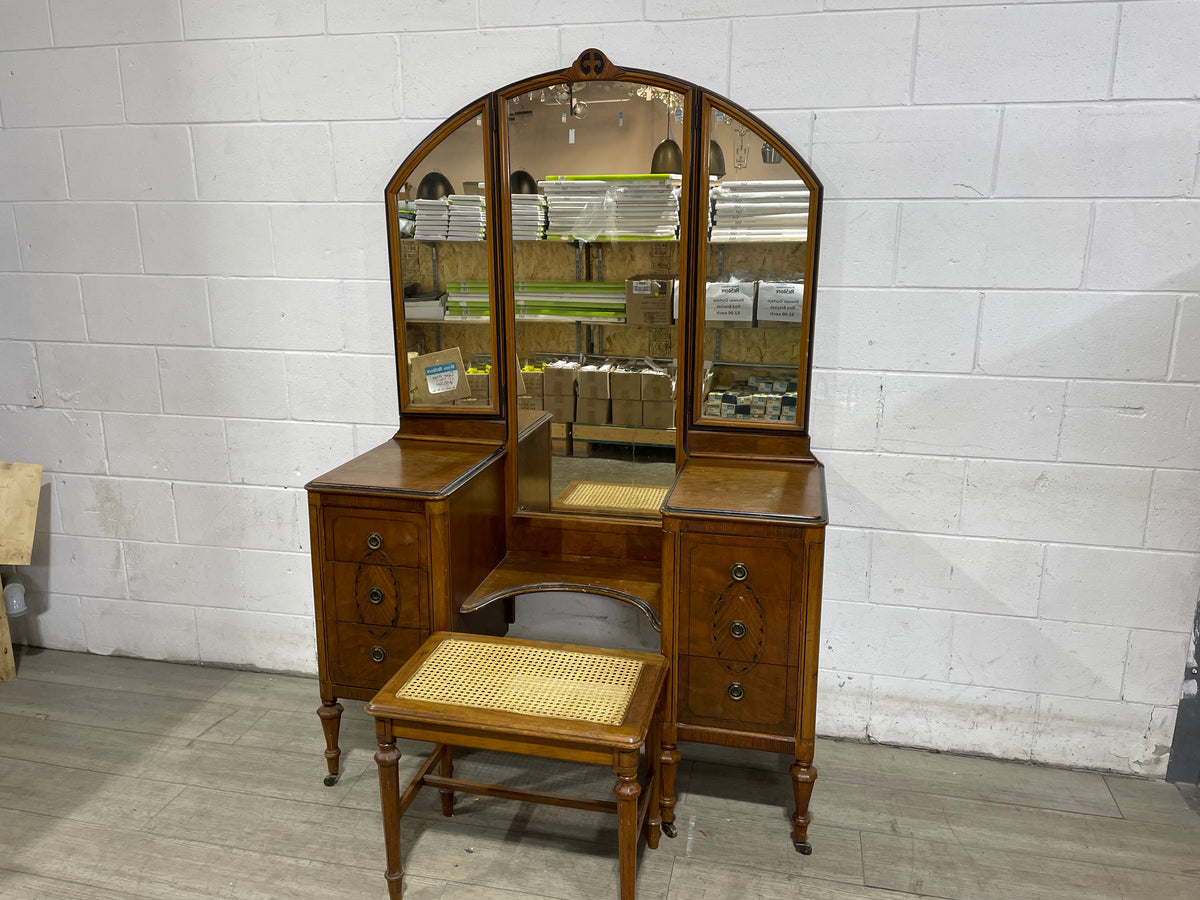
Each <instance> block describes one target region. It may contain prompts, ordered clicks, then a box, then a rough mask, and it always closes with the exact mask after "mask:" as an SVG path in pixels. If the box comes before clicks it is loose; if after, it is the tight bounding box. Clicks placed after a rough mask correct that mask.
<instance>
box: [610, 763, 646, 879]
mask: <svg viewBox="0 0 1200 900" xmlns="http://www.w3.org/2000/svg"><path fill="white" fill-rule="evenodd" d="M639 755H640V754H639V753H638V751H637V750H632V751H630V750H621V751H618V752H617V753H615V754H614V757H615V759H614V762H613V771H614V772H616V773H617V784H616V786H615V787H614V788H613V793H614V794H616V795H617V860H618V865H619V867H620V873H621V900H634V890H635V887H636V885H637V839H638V795H640V794H641V793H642V786H641V785H640V784H638V757H639Z"/></svg>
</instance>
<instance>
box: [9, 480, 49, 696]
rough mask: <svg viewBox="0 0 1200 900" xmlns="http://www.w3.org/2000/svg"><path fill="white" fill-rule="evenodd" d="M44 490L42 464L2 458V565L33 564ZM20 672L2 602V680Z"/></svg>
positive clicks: (13, 676) (10, 678)
mask: <svg viewBox="0 0 1200 900" xmlns="http://www.w3.org/2000/svg"><path fill="white" fill-rule="evenodd" d="M41 490H42V467H41V465H40V464H38V463H19V462H0V565H4V566H27V565H29V560H30V558H31V556H32V554H33V530H34V526H35V524H36V522H37V507H38V496H39V494H40V493H41ZM16 675H17V666H16V662H15V661H14V660H13V651H12V635H11V634H10V633H9V629H8V615H7V614H6V613H5V611H4V607H3V606H0V681H11V680H12V679H13V678H15V677H16Z"/></svg>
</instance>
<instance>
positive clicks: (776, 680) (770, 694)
mask: <svg viewBox="0 0 1200 900" xmlns="http://www.w3.org/2000/svg"><path fill="white" fill-rule="evenodd" d="M795 681H796V670H795V669H792V668H789V667H787V666H764V665H758V666H754V667H753V668H751V669H749V670H747V671H745V672H743V673H741V674H740V675H730V674H729V673H728V672H726V671H725V670H724V668H722V666H721V664H720V662H719V661H718V660H715V659H705V658H703V657H696V656H681V657H679V720H680V721H681V722H683V723H684V724H687V725H708V726H711V727H715V728H729V729H733V730H736V731H753V732H758V733H760V734H778V735H792V734H794V733H795V730H796V706H795V690H794V683H795Z"/></svg>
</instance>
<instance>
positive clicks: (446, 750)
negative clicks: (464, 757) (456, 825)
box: [438, 744, 454, 816]
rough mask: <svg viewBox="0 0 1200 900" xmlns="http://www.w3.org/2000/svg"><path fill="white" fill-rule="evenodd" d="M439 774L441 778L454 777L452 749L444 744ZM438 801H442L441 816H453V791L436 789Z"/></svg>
mask: <svg viewBox="0 0 1200 900" xmlns="http://www.w3.org/2000/svg"><path fill="white" fill-rule="evenodd" d="M438 771H439V772H441V775H442V777H443V778H453V777H454V748H453V747H451V746H450V745H449V744H446V745H445V746H444V747H443V748H442V762H441V768H440V769H439V770H438ZM438 795H439V799H441V801H442V815H443V816H452V815H454V791H452V790H450V789H449V788H438Z"/></svg>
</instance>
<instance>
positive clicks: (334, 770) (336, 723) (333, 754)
mask: <svg viewBox="0 0 1200 900" xmlns="http://www.w3.org/2000/svg"><path fill="white" fill-rule="evenodd" d="M317 715H318V716H320V717H321V730H322V731H324V732H325V764H326V765H327V766H328V767H329V774H328V775H326V776H325V784H326V785H327V786H329V787H332V786H333V785H335V784H337V781H338V776H339V774H340V773H339V772H338V763H339V762H340V761H341V758H342V749H341V748H340V747H339V746H338V732H339V731H341V728H342V704H340V703H338V702H337V698H336V697H331V698H330V699H328V700H324V699H323V700H321V708H320V709H318V710H317Z"/></svg>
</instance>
